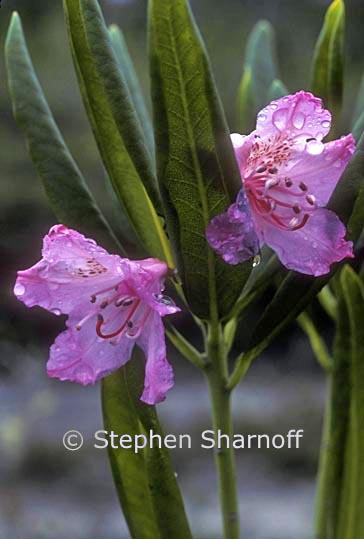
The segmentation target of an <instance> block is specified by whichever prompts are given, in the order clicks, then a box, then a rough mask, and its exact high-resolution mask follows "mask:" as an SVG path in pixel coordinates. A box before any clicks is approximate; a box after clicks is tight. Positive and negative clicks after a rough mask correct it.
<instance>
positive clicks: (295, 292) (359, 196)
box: [230, 150, 364, 386]
mask: <svg viewBox="0 0 364 539" xmlns="http://www.w3.org/2000/svg"><path fill="white" fill-rule="evenodd" d="M328 208H329V209H331V210H332V211H333V212H335V213H336V214H337V215H338V217H339V218H340V219H341V221H342V222H343V223H344V224H345V225H347V238H348V239H349V240H351V241H353V242H354V244H355V243H356V242H357V241H358V239H359V237H360V235H361V232H362V230H363V227H364V151H362V150H358V151H357V152H356V154H355V156H354V157H353V159H352V160H351V162H350V163H349V165H348V167H347V168H346V170H345V172H344V173H343V175H342V177H341V179H340V181H339V183H338V185H337V186H336V189H335V191H334V193H333V195H332V197H331V199H330V202H329V204H328ZM354 263H355V261H354ZM343 264H344V262H341V263H340V264H336V265H335V266H334V268H333V270H332V271H331V273H330V274H328V275H324V276H322V277H317V278H314V277H309V276H305V275H301V274H298V273H295V272H288V273H287V276H286V277H285V279H284V280H283V282H282V283H281V285H280V286H279V288H278V290H277V292H276V293H275V295H274V297H273V299H272V300H271V302H270V303H269V304H268V305H267V307H266V309H265V311H264V313H263V315H262V316H261V318H260V320H259V321H258V323H257V324H256V326H255V327H254V328H253V329H252V334H251V339H250V341H249V343H248V345H247V348H246V351H245V357H244V362H245V363H246V362H247V361H251V360H252V359H254V358H255V357H257V355H259V354H260V353H261V352H262V351H263V350H264V349H265V348H266V347H267V346H268V344H269V343H270V342H271V341H272V340H273V339H274V338H275V337H276V336H277V335H278V334H279V333H280V332H281V331H282V330H283V329H284V328H285V327H287V326H288V324H289V323H291V322H292V321H293V320H294V319H295V318H296V317H297V316H298V315H299V314H300V312H302V311H303V310H304V309H305V308H306V306H307V305H308V304H309V303H310V302H311V301H312V299H313V298H314V297H315V296H316V294H317V293H318V292H319V291H320V290H321V289H322V288H323V287H324V286H325V285H326V284H327V283H328V282H329V280H330V279H331V277H332V276H333V274H334V273H335V271H336V270H337V269H338V267H340V266H342V265H343ZM247 357H248V359H247ZM241 365H242V366H241V367H240V366H239V364H237V365H236V368H235V370H234V373H233V375H232V378H231V381H230V385H231V386H234V385H236V384H237V383H238V382H239V380H240V372H243V370H242V369H243V362H241Z"/></svg>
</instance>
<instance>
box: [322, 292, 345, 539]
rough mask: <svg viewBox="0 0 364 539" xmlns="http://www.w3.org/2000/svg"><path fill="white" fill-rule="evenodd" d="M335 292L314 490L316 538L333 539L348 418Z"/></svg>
mask: <svg viewBox="0 0 364 539" xmlns="http://www.w3.org/2000/svg"><path fill="white" fill-rule="evenodd" d="M337 292H338V302H339V305H338V320H337V326H336V336H335V344H334V357H333V364H332V369H331V372H330V377H329V394H328V398H327V406H326V411H325V429H324V433H323V438H322V444H321V452H320V455H321V456H320V465H319V474H318V487H317V513H316V536H315V537H317V538H320V539H336V538H338V537H341V536H340V535H337V531H338V522H339V520H340V513H341V511H340V503H341V498H342V493H343V483H344V467H345V453H346V446H347V439H348V431H349V428H348V424H349V415H350V369H351V365H350V363H351V362H350V349H351V343H350V326H349V316H348V311H347V306H346V301H345V298H344V295H343V292H342V287H341V286H338V287H337Z"/></svg>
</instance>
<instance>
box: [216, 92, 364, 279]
mask: <svg viewBox="0 0 364 539" xmlns="http://www.w3.org/2000/svg"><path fill="white" fill-rule="evenodd" d="M330 126H331V115H330V113H329V112H328V111H327V110H325V109H324V108H323V107H322V101H321V100H320V99H318V98H316V97H314V96H313V95H312V94H310V93H308V92H303V91H301V92H298V93H296V94H294V95H289V96H286V97H283V98H282V99H279V100H277V101H272V102H271V103H270V104H269V105H268V106H267V107H266V108H264V109H263V110H262V111H261V112H260V113H259V114H258V117H257V125H256V130H255V131H254V132H253V133H251V134H250V135H248V136H242V135H238V134H234V135H232V137H231V138H232V142H233V145H234V149H235V154H236V157H237V160H238V164H239V168H240V173H241V177H242V182H243V188H242V190H241V191H240V192H239V194H238V197H237V200H236V203H235V204H233V205H232V206H230V208H229V209H228V211H227V212H226V213H224V214H222V215H218V216H216V217H215V218H213V219H212V221H211V223H210V225H209V227H208V228H207V231H206V235H207V239H208V241H209V243H210V245H211V247H213V248H214V249H215V250H216V251H217V252H218V253H219V254H220V255H221V256H222V258H223V259H224V260H225V261H226V262H227V263H229V264H238V263H240V262H244V261H246V260H249V259H250V258H252V257H253V256H254V255H256V254H258V253H259V249H260V247H261V246H262V245H263V244H267V245H268V246H269V247H271V248H272V249H273V250H274V251H275V252H276V253H277V255H278V257H279V259H280V260H281V262H282V263H283V264H284V265H285V266H286V267H287V268H288V269H291V270H295V271H298V272H300V273H305V274H309V275H315V276H319V275H323V274H325V273H328V272H329V271H330V265H331V264H332V263H334V262H338V261H340V260H343V259H344V258H346V257H352V256H353V245H352V243H351V242H350V241H345V234H346V230H345V226H344V225H343V223H341V221H340V220H339V218H338V217H337V216H336V215H335V214H334V213H333V212H332V211H330V210H328V209H326V208H325V206H326V204H327V203H328V201H329V199H330V196H331V194H332V193H333V191H334V189H335V186H336V184H337V182H338V180H339V178H340V176H341V174H342V172H343V171H344V169H345V167H346V166H347V164H348V161H349V160H350V158H351V156H352V155H353V153H354V150H355V142H354V139H353V137H352V135H347V136H344V137H341V138H340V139H338V140H334V141H332V142H327V143H326V144H324V143H323V142H322V140H323V138H324V137H325V136H326V135H327V134H328V132H329V130H330Z"/></svg>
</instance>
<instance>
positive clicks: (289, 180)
mask: <svg viewBox="0 0 364 539" xmlns="http://www.w3.org/2000/svg"><path fill="white" fill-rule="evenodd" d="M284 183H285V184H286V187H292V185H293V183H292V180H291V179H290V178H285V179H284Z"/></svg>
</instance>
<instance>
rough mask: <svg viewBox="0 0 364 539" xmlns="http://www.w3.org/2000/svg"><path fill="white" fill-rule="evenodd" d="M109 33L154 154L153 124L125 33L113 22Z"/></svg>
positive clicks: (150, 149) (149, 146) (150, 148)
mask: <svg viewBox="0 0 364 539" xmlns="http://www.w3.org/2000/svg"><path fill="white" fill-rule="evenodd" d="M109 33H110V38H111V43H112V46H113V48H114V52H115V56H116V58H117V60H118V62H119V64H120V68H121V71H122V73H123V75H124V77H125V81H126V83H127V85H128V88H129V92H130V97H131V99H132V100H133V104H134V108H135V111H136V113H137V115H138V118H139V122H140V125H141V127H142V130H143V132H144V135H145V139H146V141H147V144H148V148H149V151H150V153H151V155H153V156H154V135H153V125H152V122H151V119H150V116H149V113H148V110H147V107H146V105H145V101H144V97H143V94H142V90H141V88H140V85H139V81H138V77H137V74H136V72H135V69H134V66H133V62H132V59H131V57H130V54H129V51H128V47H127V44H126V42H125V39H124V35H123V33H122V31H121V29H120V28H119V27H118V26H117V25H116V24H112V25H111V26H110V27H109Z"/></svg>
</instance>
